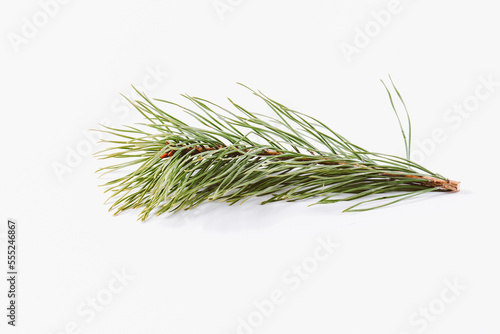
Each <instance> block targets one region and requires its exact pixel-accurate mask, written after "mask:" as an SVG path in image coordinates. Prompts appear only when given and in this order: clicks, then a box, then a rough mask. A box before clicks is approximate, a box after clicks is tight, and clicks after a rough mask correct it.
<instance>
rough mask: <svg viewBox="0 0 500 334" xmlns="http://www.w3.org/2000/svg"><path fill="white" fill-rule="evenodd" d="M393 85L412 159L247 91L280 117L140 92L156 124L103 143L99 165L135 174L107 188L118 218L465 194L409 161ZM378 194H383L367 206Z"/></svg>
mask: <svg viewBox="0 0 500 334" xmlns="http://www.w3.org/2000/svg"><path fill="white" fill-rule="evenodd" d="M391 83H392V79H391ZM242 86H243V85H242ZM384 86H385V88H386V90H387V92H388V94H389V98H390V101H391V105H392V108H393V110H394V112H395V113H396V116H397V118H398V121H399V125H400V128H401V131H402V134H403V138H404V142H405V150H406V158H401V157H397V156H393V155H387V154H381V153H375V152H369V151H367V150H365V149H363V148H361V147H360V146H357V145H355V144H353V143H352V142H350V141H348V140H347V139H345V138H344V137H342V136H341V135H340V134H338V133H337V132H335V131H333V130H331V129H330V128H329V127H327V126H326V125H325V124H324V123H322V122H321V121H319V120H317V119H315V118H313V117H311V116H307V115H305V114H302V113H300V112H297V111H294V110H291V109H289V108H287V107H285V106H284V105H282V104H280V103H278V102H276V101H274V100H272V99H270V98H269V97H267V96H266V95H264V94H263V93H261V92H260V91H254V90H252V89H250V88H248V87H246V86H244V87H246V88H248V89H249V90H250V91H251V92H252V93H253V94H254V95H256V96H257V97H259V98H260V99H262V100H263V101H264V102H265V104H267V106H268V107H269V108H270V109H271V110H272V111H273V113H274V116H273V117H271V116H267V115H264V114H260V113H252V112H250V111H248V110H246V109H245V108H243V107H242V106H240V105H238V104H237V103H235V102H233V101H232V100H230V99H229V102H230V104H231V105H232V109H233V110H230V109H226V108H224V107H222V106H219V105H216V104H214V103H212V102H210V101H207V100H205V99H202V98H197V97H191V96H189V95H183V96H184V97H185V98H186V99H188V100H189V101H190V102H191V103H192V105H193V106H194V108H187V107H185V106H181V105H179V104H176V103H173V102H170V101H165V100H161V99H154V100H151V99H149V98H148V97H147V96H146V95H145V94H143V93H140V92H138V91H137V93H138V94H139V95H140V97H141V98H142V100H135V101H131V100H129V102H130V103H131V104H132V105H133V106H134V107H135V109H137V110H138V111H139V112H140V113H141V114H142V115H143V116H144V117H145V118H146V120H147V122H146V123H142V124H138V125H137V126H124V127H123V128H112V127H104V128H105V129H104V130H100V131H103V132H105V133H109V134H111V135H113V139H107V140H103V142H106V143H108V144H110V145H111V147H109V148H106V149H104V150H103V151H101V152H99V154H98V156H99V157H100V158H101V159H110V158H117V159H122V161H123V162H120V163H117V164H113V165H110V166H107V167H104V168H101V169H99V170H98V172H100V173H101V174H107V173H111V172H113V173H117V172H120V171H121V172H125V173H126V174H125V175H123V176H120V177H117V178H116V179H113V180H111V181H109V182H107V183H105V184H104V186H106V187H107V190H106V192H109V193H110V194H111V195H110V197H109V200H111V201H113V204H112V205H111V207H110V210H114V211H115V214H117V213H119V212H121V211H124V210H127V209H135V208H141V212H140V215H139V218H140V219H141V220H145V219H147V218H148V217H149V216H150V214H151V213H153V212H155V213H156V214H157V215H160V214H162V213H165V212H175V211H179V210H181V209H185V210H187V209H191V208H194V207H196V206H198V205H199V204H201V203H203V202H205V201H215V200H220V201H225V202H228V203H229V204H231V205H232V204H234V203H236V202H239V201H244V200H246V199H248V198H251V197H255V196H267V199H266V200H265V201H263V202H262V204H266V203H271V202H275V201H282V200H284V201H297V200H302V199H309V198H319V200H318V201H317V202H316V203H315V204H326V203H336V202H341V201H351V200H360V201H357V202H356V203H355V204H354V205H352V206H350V207H348V208H347V209H345V210H344V211H348V212H354V211H366V210H371V209H374V208H379V207H383V206H386V205H389V204H393V203H396V202H399V201H401V200H403V199H407V198H411V197H414V196H417V195H420V194H423V193H426V192H430V191H452V192H454V191H458V190H459V187H458V184H459V183H458V182H456V181H451V180H448V179H446V178H444V177H443V176H441V175H439V174H436V173H433V172H431V171H429V170H427V169H426V168H424V167H423V166H420V165H419V164H417V163H415V162H412V161H410V160H409V156H410V149H411V146H410V145H411V122H410V117H409V114H408V111H407V109H406V105H405V104H404V101H403V100H402V98H401V95H400V93H399V91H398V90H397V89H396V87H395V86H394V83H392V86H393V88H394V90H395V92H396V95H397V96H398V98H399V99H400V101H401V102H402V104H403V106H404V109H405V111H406V115H407V120H408V129H409V135H408V137H407V136H406V134H405V131H404V129H403V126H402V123H401V120H400V118H399V115H398V112H397V110H396V108H395V106H394V101H393V98H392V95H391V93H390V90H389V89H388V87H387V86H386V85H385V84H384ZM167 107H168V108H169V109H170V108H175V109H179V110H181V111H183V112H184V113H185V114H187V115H189V116H191V117H192V119H193V120H194V121H195V122H197V123H200V126H194V125H191V124H190V123H185V122H183V121H181V120H180V119H178V118H176V117H174V116H172V115H171V114H170V113H169V112H167V111H165V110H166V109H167ZM195 108H196V109H197V110H194V109H195ZM387 193H389V194H387ZM376 194H382V195H381V196H378V197H373V198H370V199H365V197H367V196H370V195H376ZM378 203H381V204H378Z"/></svg>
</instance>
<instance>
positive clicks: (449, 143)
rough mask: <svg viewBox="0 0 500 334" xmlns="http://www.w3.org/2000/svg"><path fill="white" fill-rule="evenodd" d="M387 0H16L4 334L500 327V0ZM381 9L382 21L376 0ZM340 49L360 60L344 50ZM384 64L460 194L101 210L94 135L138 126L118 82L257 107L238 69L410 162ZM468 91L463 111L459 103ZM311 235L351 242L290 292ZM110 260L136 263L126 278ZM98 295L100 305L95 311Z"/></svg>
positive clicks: (4, 110)
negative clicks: (14, 278)
mask: <svg viewBox="0 0 500 334" xmlns="http://www.w3.org/2000/svg"><path fill="white" fill-rule="evenodd" d="M41 3H42V4H46V3H51V4H52V5H41ZM54 3H55V4H57V5H56V6H55V7H54ZM224 4H225V6H226V7H218V8H219V11H218V10H217V9H216V7H215V5H219V6H224ZM391 6H393V5H389V2H388V1H386V0H380V1H379V0H377V1H347V0H342V1H284V0H280V1H276V0H275V1H262V0H260V1H259V0H253V1H247V0H241V1H237V0H221V1H213V0H203V1H194V0H175V1H172V0H169V1H129V0H121V1H117V0H112V1H92V0H91V1H77V0H73V1H67V2H66V3H64V4H63V3H62V2H49V1H48V0H45V1H44V0H42V2H38V1H36V0H29V1H16V2H9V3H8V2H6V1H4V2H2V6H1V9H0V29H1V42H0V47H1V57H2V58H1V62H0V73H1V75H0V78H1V79H0V85H1V87H0V91H1V97H2V99H1V100H2V105H1V122H0V126H1V129H0V133H1V146H2V149H1V152H2V160H1V165H0V177H1V184H0V186H1V192H0V205H1V206H0V218H1V222H2V224H1V227H0V233H1V234H0V238H1V240H0V242H1V254H2V255H1V259H2V260H1V262H2V263H5V262H6V260H5V248H6V240H5V232H6V226H5V225H6V220H7V218H15V219H17V221H18V224H19V247H20V248H19V261H20V264H19V272H20V277H19V287H18V288H19V298H18V303H19V309H18V326H17V327H16V328H15V329H13V328H11V327H10V326H7V325H6V317H5V316H4V313H5V312H6V311H5V307H4V305H6V303H7V298H6V292H7V286H6V281H5V280H4V279H3V278H2V279H1V281H0V282H1V283H0V304H1V305H2V306H1V309H2V310H4V311H2V312H1V313H2V315H1V317H0V319H1V321H0V323H1V324H0V328H1V330H0V331H1V332H2V333H4V332H5V333H11V332H12V333H44V334H51V333H214V334H215V333H231V334H233V333H372V334H373V333H395V334H396V333H397V334H400V333H412V334H413V333H424V332H425V333H472V332H475V333H498V332H499V330H500V324H499V322H498V314H499V312H500V303H499V299H500V287H499V282H500V272H499V270H498V263H499V255H500V243H499V242H498V236H499V232H500V228H499V226H498V223H499V219H498V199H499V198H498V197H499V196H498V192H496V191H495V190H494V189H495V188H496V187H497V184H496V182H497V181H496V179H497V166H498V165H497V163H498V159H497V154H498V153H497V152H498V124H499V120H500V119H499V113H498V111H499V107H500V86H498V82H500V69H499V66H500V65H499V60H500V46H499V43H498V40H499V39H498V33H499V31H500V20H498V13H499V9H500V8H498V4H497V3H496V2H495V1H491V0H490V1H486V0H482V1H457V0H454V1H451V0H443V1H429V0H427V1H426V0H419V1H416V0H401V1H400V3H399V5H398V6H396V7H391ZM42 7H43V8H45V11H49V12H51V16H48V15H47V14H44V12H43V11H44V9H43V8H42ZM388 8H391V9H392V10H393V13H392V14H390V17H387V16H385V17H383V19H385V22H384V24H383V25H384V26H381V24H380V23H376V22H377V21H376V19H375V16H376V15H375V16H374V14H373V12H374V11H375V12H377V13H379V14H380V13H381V12H380V11H381V10H384V11H387V10H388ZM394 8H396V9H394ZM221 10H222V12H221ZM379 16H380V15H379ZM45 19H46V20H45ZM31 24H35V30H34V29H33V27H31V30H30V29H29V25H31ZM366 29H368V30H369V34H370V35H371V36H368V38H367V39H366V38H365V39H364V40H363V38H362V37H360V32H359V31H363V30H366ZM370 29H371V30H370ZM23 33H24V35H23ZM356 38H357V40H355V39H356ZM16 41H17V42H16ZM356 43H357V44H356ZM347 44H349V45H351V47H356V48H357V51H356V52H357V53H355V54H353V55H351V56H350V57H346V54H345V53H344V52H343V51H342V47H344V48H345V47H346V45H347ZM356 45H357V46H356ZM152 72H156V74H155V75H151V73H152ZM389 73H390V74H391V75H392V77H393V79H394V80H395V82H396V84H397V86H398V88H399V89H400V91H401V93H402V94H403V96H404V98H405V101H406V103H407V105H408V107H409V109H410V112H411V115H412V119H413V125H414V128H413V135H414V143H413V144H414V149H415V152H416V153H415V154H417V155H418V157H415V158H419V159H421V161H423V164H424V165H425V166H426V167H428V168H430V169H432V170H434V171H436V172H439V173H441V174H443V175H445V176H447V177H449V178H451V179H455V180H460V181H462V184H461V185H462V191H461V192H460V193H458V194H427V195H424V196H421V197H418V198H416V199H415V200H410V201H405V202H401V203H399V204H397V205H394V206H389V207H387V208H383V209H380V210H375V211H372V212H366V213H358V214H347V213H341V211H342V209H344V208H346V207H347V204H334V205H325V206H314V207H307V205H308V204H310V203H311V202H295V203H278V204H272V205H266V206H260V205H259V204H258V203H259V201H258V200H255V201H248V202H245V203H244V204H243V205H235V206H232V207H228V206H227V205H225V204H223V203H209V204H204V205H202V206H201V207H200V208H199V209H196V210H194V211H192V212H190V211H187V212H182V213H179V214H175V215H170V216H168V215H164V216H161V217H154V218H152V219H150V220H148V221H147V222H146V223H140V222H138V221H136V217H137V215H138V212H137V211H132V212H128V213H125V214H122V215H119V216H117V217H114V216H112V215H111V214H110V213H108V212H107V209H108V206H107V205H104V204H103V202H104V200H105V196H104V194H103V189H102V188H99V187H98V186H97V185H98V184H100V183H101V182H100V180H98V179H97V176H96V174H95V173H94V171H95V170H96V169H97V168H98V166H99V164H100V162H98V161H96V160H95V159H94V158H93V157H92V156H91V153H90V151H92V152H94V151H97V150H98V149H99V146H98V145H96V143H95V140H94V139H95V137H93V136H95V134H89V132H88V130H89V129H91V128H96V127H98V123H99V122H102V121H109V122H110V123H111V124H112V125H116V126H118V125H121V124H130V123H133V122H135V121H139V120H140V117H138V115H137V114H136V113H134V112H133V111H132V110H131V109H127V107H126V105H125V104H124V103H123V102H122V100H121V98H120V96H119V93H123V94H125V95H127V96H130V91H131V88H130V85H131V84H134V85H137V86H141V85H143V86H144V83H146V85H145V86H147V87H143V88H144V90H145V91H146V92H147V93H148V95H150V96H152V97H159V98H164V99H170V100H173V101H177V102H180V101H182V99H181V98H180V97H179V94H181V93H189V94H191V95H194V96H201V97H204V98H207V99H210V100H213V101H214V102H217V103H221V104H224V103H225V105H227V104H228V103H227V102H225V98H226V97H227V96H230V97H231V98H233V99H234V100H236V101H237V102H240V103H242V104H244V105H246V106H248V107H249V108H251V107H252V106H253V105H254V103H255V101H254V98H252V97H251V96H250V94H249V93H248V92H247V91H245V90H244V89H243V88H241V87H239V86H237V85H236V84H235V82H242V83H245V84H247V85H249V86H251V87H253V88H255V89H259V90H262V91H263V92H264V93H266V94H267V95H269V96H270V97H272V98H274V99H276V100H278V101H280V102H282V103H283V104H285V105H287V106H289V107H291V108H293V109H296V110H300V111H302V112H305V113H308V114H310V115H313V116H315V117H318V118H320V119H322V120H324V121H325V123H327V124H328V125H330V126H331V127H332V128H333V129H335V130H336V131H338V132H340V133H341V134H342V135H344V136H345V137H347V138H348V139H350V140H351V141H353V142H355V143H358V144H359V145H361V146H364V147H365V148H367V149H370V150H374V151H381V152H384V153H391V154H398V155H403V154H404V148H403V144H402V138H401V133H400V131H399V128H398V125H397V121H396V119H395V117H394V114H393V112H392V110H391V109H390V105H389V101H388V99H387V95H386V93H385V91H384V88H383V86H382V85H381V84H380V82H379V79H380V78H385V79H387V75H388V74H389ZM488 78H489V80H492V81H493V82H495V83H496V86H495V85H492V86H491V87H489V89H490V90H488V87H486V86H484V85H483V84H482V80H483V81H484V80H487V79H488ZM146 88H148V89H146ZM478 92H479V93H480V97H481V98H478V97H477V93H478ZM486 95H487V96H486ZM475 102H478V104H477V105H474V103H475ZM464 103H470V104H469V106H468V107H467V108H468V109H469V111H467V110H466V111H465V112H464V113H463V114H462V115H460V114H458V113H456V112H455V111H454V109H453V108H454V106H455V107H456V106H457V105H461V104H464ZM255 106H261V104H255ZM259 108H260V107H259ZM450 109H451V111H450ZM252 110H254V109H252ZM455 110H456V109H455ZM259 111H260V112H262V110H259ZM266 112H267V111H266ZM436 131H437V133H440V135H439V138H440V139H439V140H438V141H439V142H438V141H436V140H434V139H432V138H433V137H432V136H433V133H436ZM417 151H418V152H420V153H417ZM75 152H76V153H75ZM75 154H76V155H77V156H75ZM62 165H64V166H66V167H67V168H66V169H63V170H64V172H63V173H61V170H60V169H57V166H58V167H59V168H60V166H62ZM318 238H320V239H321V240H328V238H330V239H331V240H334V241H335V242H337V243H338V244H340V246H339V247H338V248H337V249H335V251H334V252H333V253H332V254H329V256H327V257H326V259H325V258H323V261H320V262H319V263H318V262H316V264H317V266H315V267H308V268H309V269H308V270H310V271H311V273H310V274H309V276H308V277H307V278H304V279H301V284H300V286H299V287H298V288H296V289H295V286H293V285H292V284H291V283H290V282H289V281H288V282H287V280H286V278H285V280H284V278H283V277H288V278H290V277H291V276H290V272H289V270H290V268H291V267H292V266H293V265H294V264H296V265H299V266H300V265H302V264H303V263H305V264H306V266H307V265H312V264H314V262H311V261H312V260H313V258H312V257H311V256H313V254H314V251H315V249H316V248H317V247H318V245H319V244H318V241H317V239H318ZM1 267H2V268H5V265H2V266H1ZM311 268H312V269H311ZM2 271H4V270H3V269H2ZM117 272H125V273H126V275H127V277H128V276H130V277H129V278H128V279H127V280H126V284H125V285H123V284H122V285H120V283H119V282H118V281H116V280H115V278H114V277H115V275H116V273H117ZM2 277H3V274H2ZM132 277H133V278H132ZM446 282H448V283H446ZM110 283H111V284H114V285H113V286H114V287H115V288H116V289H113V291H115V292H110V288H109V284H110ZM447 284H448V285H450V284H458V285H459V289H458V291H455V293H453V291H452V290H449V288H448V287H447V286H448V285H447ZM118 290H119V291H118ZM273 290H279V291H282V292H283V294H284V297H283V298H282V299H283V300H282V303H280V304H279V305H274V306H273V310H272V312H268V314H267V315H262V312H261V313H259V314H260V315H259V314H257V313H258V312H259V311H258V309H257V308H256V306H255V302H261V301H262V300H264V299H269V298H270V294H271V292H272V291H273ZM93 298H97V300H98V302H99V300H100V301H101V302H102V303H104V304H106V305H102V304H101V305H100V306H102V308H99V311H94V312H95V313H94V314H93V316H91V315H90V314H91V313H92V312H91V311H89V310H91V308H90V306H88V304H87V303H89V300H92V299H93ZM78 310H80V311H78ZM82 310H83V313H82ZM422 312H428V313H429V315H428V316H427V318H425V317H424V316H423V315H422V314H423V313H422ZM249 318H251V319H250V320H249ZM242 319H243V320H242ZM252 319H253V320H252ZM425 319H427V320H425ZM242 321H245V322H248V321H250V322H253V323H254V325H255V324H256V323H257V325H256V326H251V325H248V326H250V327H248V326H247V327H246V328H243V327H245V326H244V325H241V324H242ZM238 326H240V327H238ZM241 326H243V327H241Z"/></svg>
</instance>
